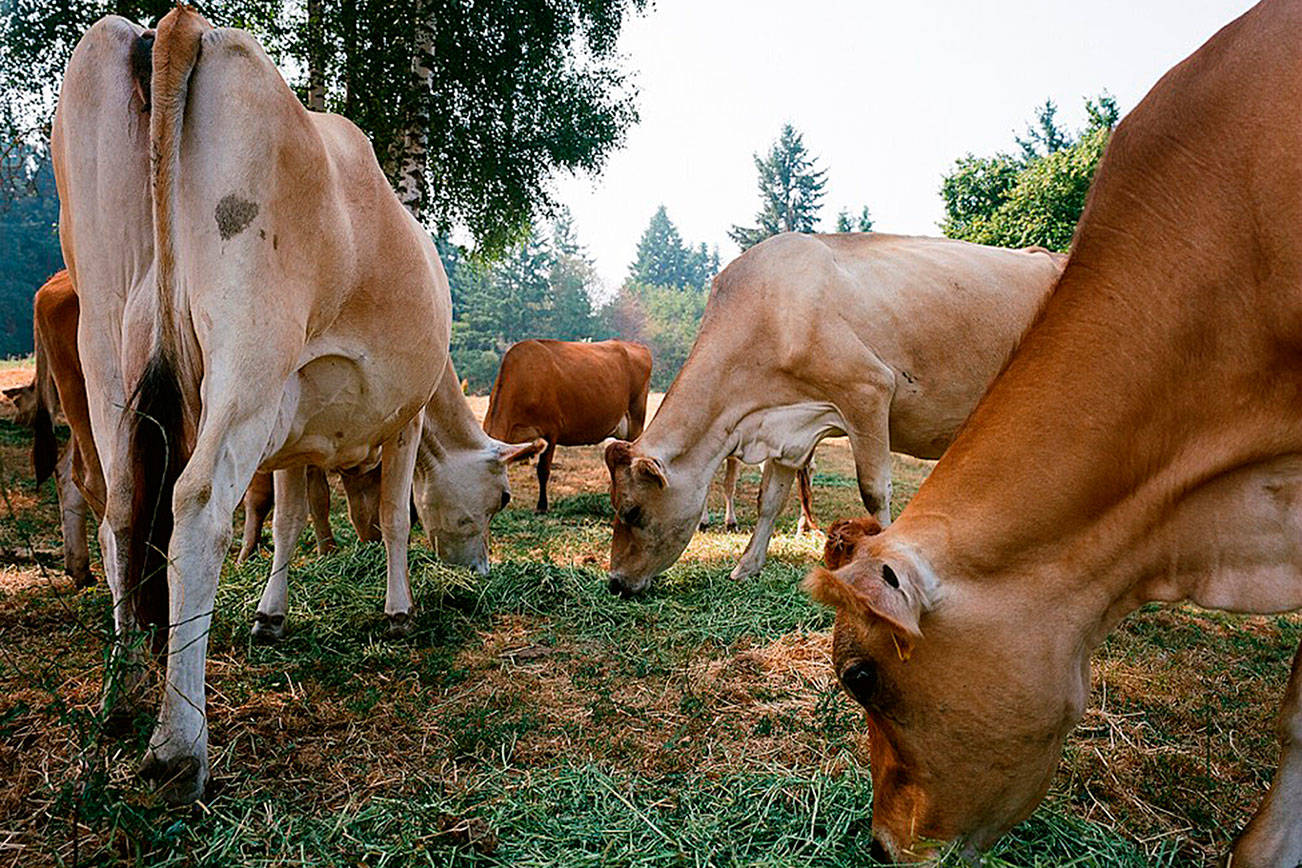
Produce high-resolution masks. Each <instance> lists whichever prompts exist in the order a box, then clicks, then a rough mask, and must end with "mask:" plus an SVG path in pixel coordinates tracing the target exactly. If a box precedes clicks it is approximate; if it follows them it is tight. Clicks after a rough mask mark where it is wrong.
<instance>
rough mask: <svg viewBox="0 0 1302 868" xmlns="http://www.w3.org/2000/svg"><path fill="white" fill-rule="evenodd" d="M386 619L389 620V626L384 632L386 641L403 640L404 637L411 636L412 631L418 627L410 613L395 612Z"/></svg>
mask: <svg viewBox="0 0 1302 868" xmlns="http://www.w3.org/2000/svg"><path fill="white" fill-rule="evenodd" d="M386 617H388V619H389V626H388V627H387V628H385V630H384V638H386V639H401V638H403V637H404V636H410V635H411V631H412V630H413V629H414V628H415V626H416V622H415V620H414V619H413V618H412V617H411V613H410V612H394V613H393V614H392V615H388V616H386Z"/></svg>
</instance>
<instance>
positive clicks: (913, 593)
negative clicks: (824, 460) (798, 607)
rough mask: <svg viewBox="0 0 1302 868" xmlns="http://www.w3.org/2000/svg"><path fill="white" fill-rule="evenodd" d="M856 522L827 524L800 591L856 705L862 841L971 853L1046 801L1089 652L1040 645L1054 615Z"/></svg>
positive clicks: (898, 856) (909, 852)
mask: <svg viewBox="0 0 1302 868" xmlns="http://www.w3.org/2000/svg"><path fill="white" fill-rule="evenodd" d="M838 527H839V528H840V530H841V531H842V533H839V534H838V533H837V529H838ZM866 530H869V528H865V527H863V526H860V525H857V524H848V525H847V524H845V523H841V522H838V523H837V525H834V526H833V528H832V533H829V540H828V566H829V567H832V569H823V568H815V569H814V570H813V571H812V572H811V573H810V574H809V577H808V578H807V579H806V580H805V588H806V590H808V591H809V593H810V594H811V595H812V596H813V597H814V598H815V599H816V600H819V601H820V602H822V603H825V604H827V605H829V606H833V607H835V608H836V612H837V614H836V625H835V628H834V631H833V641H832V662H833V666H834V667H835V672H836V676H837V678H838V680H839V681H840V683H841V685H842V686H843V687H844V689H845V690H846V692H847V693H849V695H850V696H851V697H852V698H853V699H854V700H855V701H856V702H857V703H859V704H860V705H861V706H863V708H864V710H865V711H866V713H867V722H868V729H869V735H870V739H869V752H870V760H871V766H872V769H871V771H872V779H873V813H872V831H873V838H874V843H873V851H874V853H875V854H877V855H878V857H879V858H880V859H881V860H882V861H884V862H895V861H930V860H932V859H934V858H936V857H938V856H939V855H940V854H941V853H942V852H943V851H944V849H945V848H946V847H947V846H957V847H958V848H961V849H963V850H965V851H966V852H967V853H968V854H969V855H970V854H973V853H975V852H976V851H979V850H982V849H984V848H986V847H988V846H990V844H992V843H993V842H994V841H995V839H996V838H997V837H998V836H999V835H1001V834H1002V833H1003V832H1005V831H1007V830H1008V829H1009V828H1011V827H1012V826H1013V825H1014V824H1016V823H1017V822H1019V821H1020V820H1022V819H1024V818H1025V817H1026V816H1027V815H1029V814H1030V813H1031V811H1032V810H1033V809H1034V808H1035V806H1036V805H1037V804H1038V803H1039V801H1040V799H1042V798H1043V796H1044V793H1045V791H1046V790H1047V789H1048V786H1049V782H1050V781H1051V779H1052V778H1053V773H1054V770H1055V769H1056V767H1057V763H1058V756H1059V753H1060V750H1061V746H1062V741H1063V738H1064V737H1065V736H1066V734H1067V732H1068V731H1069V730H1070V729H1071V727H1072V726H1073V725H1074V724H1075V722H1076V720H1078V719H1079V716H1080V713H1081V711H1082V710H1083V707H1084V702H1085V698H1086V696H1087V693H1088V686H1089V673H1088V662H1087V661H1088V658H1087V657H1085V656H1083V655H1082V654H1081V652H1080V651H1079V648H1080V645H1079V643H1073V642H1071V641H1068V642H1066V643H1056V642H1054V641H1047V642H1046V641H1043V639H1044V636H1045V631H1046V630H1049V631H1052V630H1053V629H1054V628H1053V627H1052V626H1051V625H1050V624H1048V623H1046V618H1047V617H1048V616H1049V615H1050V614H1051V613H1046V612H1038V613H1037V612H1029V611H1019V610H1018V608H1017V604H1016V603H1015V602H1014V601H1015V600H1016V599H1018V596H1017V588H1016V587H1014V588H1011V592H1010V589H1006V588H998V589H994V588H986V587H981V588H980V589H979V590H980V591H981V593H974V592H973V589H972V588H970V587H966V585H963V586H960V585H959V584H958V583H955V582H944V583H942V582H941V581H940V580H938V578H937V577H936V575H935V573H934V571H933V569H932V567H931V565H930V564H929V563H928V562H927V561H926V559H925V558H923V557H922V556H921V555H920V554H919V553H918V552H917V551H916V550H914V549H913V548H912V547H911V546H909V545H908V544H906V543H904V542H903V541H901V540H898V539H893V538H892V537H894V536H895V534H894V533H893V532H892V531H886V532H884V533H881V534H872V533H863V531H866ZM834 536H835V537H836V539H835V540H834V539H833V537H834ZM834 543H835V544H834ZM847 555H848V556H847ZM1009 584H1010V585H1014V586H1016V585H1018V584H1019V583H1017V582H1012V583H1009ZM1023 596H1024V595H1023ZM992 612H993V613H994V614H993V615H992V614H991V613H992ZM1067 646H1073V647H1075V649H1076V651H1075V653H1073V652H1072V651H1071V649H1070V647H1067ZM1063 647H1067V650H1066V651H1065V652H1060V651H1059V650H1058V649H1059V648H1063Z"/></svg>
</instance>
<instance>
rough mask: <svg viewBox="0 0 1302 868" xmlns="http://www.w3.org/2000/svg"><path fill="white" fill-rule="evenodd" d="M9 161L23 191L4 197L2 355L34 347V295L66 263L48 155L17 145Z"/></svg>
mask: <svg viewBox="0 0 1302 868" xmlns="http://www.w3.org/2000/svg"><path fill="white" fill-rule="evenodd" d="M4 162H5V163H6V165H4V166H3V167H0V172H3V173H5V174H8V175H9V176H10V177H13V178H15V179H16V181H17V186H18V189H19V191H20V194H21V195H19V196H17V197H16V198H12V199H9V200H7V201H6V200H4V199H3V198H0V358H6V357H8V356H18V355H27V354H28V353H30V352H31V351H32V296H34V295H35V294H36V290H37V289H38V288H39V287H40V285H41V284H42V283H43V282H44V281H45V279H46V278H47V277H49V276H50V275H51V274H53V273H54V272H56V271H58V270H59V269H60V268H62V267H63V254H62V252H61V251H60V249H59V230H58V222H59V197H58V194H57V193H56V192H55V189H54V170H53V168H52V167H51V165H50V159H49V157H48V156H45V155H38V154H35V153H33V152H32V151H30V150H29V149H24V148H17V149H15V150H14V151H12V152H11V153H10V154H9V155H8V156H7V157H5V160H4Z"/></svg>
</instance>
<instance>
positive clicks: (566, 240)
mask: <svg viewBox="0 0 1302 868" xmlns="http://www.w3.org/2000/svg"><path fill="white" fill-rule="evenodd" d="M551 247H552V249H551V253H552V264H551V277H550V280H549V283H550V291H551V297H552V303H551V307H552V319H551V323H550V326H551V328H550V336H551V337H554V338H558V339H560V340H564V341H583V340H590V339H591V338H593V337H594V336H595V332H596V321H595V319H594V317H593V315H592V296H591V295H590V293H589V288H590V287H592V286H593V285H595V284H596V282H597V273H596V269H595V267H594V266H593V264H592V260H590V259H589V258H588V255H587V251H585V250H584V249H583V247H582V245H580V244H579V242H578V240H577V239H576V238H575V237H574V223H573V219H572V218H571V217H570V212H569V210H568V209H564V208H563V209H561V212H560V214H559V215H557V217H556V219H555V221H554V222H553V223H552V244H551Z"/></svg>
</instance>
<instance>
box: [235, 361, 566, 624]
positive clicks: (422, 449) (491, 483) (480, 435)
mask: <svg viewBox="0 0 1302 868" xmlns="http://www.w3.org/2000/svg"><path fill="white" fill-rule="evenodd" d="M545 446H546V443H544V442H543V441H542V440H541V439H539V440H535V441H534V442H532V443H519V444H514V445H513V444H508V443H503V442H501V441H499V440H494V439H493V438H491V437H489V436H488V435H486V434H485V433H484V432H483V430H482V429H481V428H480V427H479V423H478V421H477V420H476V419H475V414H474V412H473V411H472V410H471V409H470V405H469V404H468V403H467V402H466V396H465V393H464V392H462V390H461V381H460V380H459V379H458V378H457V372H456V370H455V369H454V368H453V366H452V360H451V359H450V358H449V359H448V360H447V363H446V365H445V367H444V374H443V376H442V377H441V378H440V379H439V384H438V388H437V389H436V390H435V391H434V395H433V396H432V397H431V398H430V401H429V403H428V404H427V405H426V406H425V421H424V424H423V425H422V427H421V432H420V445H419V448H418V449H417V452H416V468H415V473H414V479H413V483H412V501H413V503H414V506H415V510H416V514H417V515H418V516H419V517H420V522H421V524H422V525H423V526H424V528H425V533H426V535H427V537H428V539H429V546H430V548H431V549H433V550H434V553H435V554H436V555H438V557H439V558H440V559H441V560H443V561H446V562H448V563H452V564H458V565H461V566H468V567H471V568H472V569H474V570H475V571H476V572H478V573H479V574H480V575H488V526H489V522H491V521H492V518H493V516H494V515H496V514H497V513H498V512H499V511H500V510H502V509H505V508H506V505H507V503H508V502H510V500H511V488H510V484H509V483H508V481H507V477H506V468H507V466H508V465H510V464H511V463H513V462H515V461H521V460H523V459H525V458H528V457H530V456H532V455H536V454H537V453H538V452H540V451H542V449H543V448H544V447H545ZM274 475H275V477H276V478H277V482H278V484H281V483H280V482H279V480H280V477H281V472H280V471H278V472H277V473H276V474H274ZM342 476H343V483H344V490H345V491H346V492H347V495H348V513H349V517H350V519H351V520H352V523H353V527H354V528H357V530H358V536H359V537H361V538H362V539H366V537H365V535H364V532H363V528H365V527H367V526H369V523H370V522H371V521H373V520H374V519H373V516H374V514H375V505H374V504H375V501H376V500H377V498H378V494H379V486H380V480H379V477H378V474H376V473H375V472H374V471H371V472H362V473H345V474H342ZM322 482H323V483H324V476H323V478H322ZM277 496H279V494H278V495H277ZM324 496H325V498H326V510H327V512H328V511H329V489H328V488H327V489H326V491H325V495H324ZM277 504H280V505H278V506H277V509H276V514H277V516H282V514H283V517H284V518H285V523H284V524H283V525H282V524H281V523H278V521H273V528H272V529H273V533H274V535H275V552H274V554H273V556H272V567H271V575H270V576H269V577H268V579H267V585H266V587H265V589H264V590H263V592H262V599H261V601H260V602H259V603H258V610H257V614H256V615H255V616H254V621H253V639H254V641H257V642H274V641H276V640H279V639H280V638H282V637H283V636H284V633H285V616H286V613H287V611H288V609H289V584H288V580H289V564H290V560H291V558H292V556H293V551H294V546H295V544H296V543H297V542H298V537H299V534H300V533H301V532H302V528H303V520H304V519H303V516H304V513H305V511H306V509H307V504H305V503H304V502H303V501H302V500H299V501H298V502H293V503H288V504H282V501H280V500H277ZM410 627H411V620H410V618H409V617H407V616H406V615H396V616H394V618H393V622H392V624H391V625H390V633H391V635H393V634H401V633H405V632H406V631H407V630H409V629H410Z"/></svg>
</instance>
